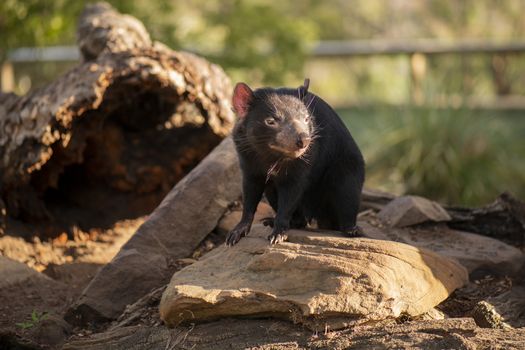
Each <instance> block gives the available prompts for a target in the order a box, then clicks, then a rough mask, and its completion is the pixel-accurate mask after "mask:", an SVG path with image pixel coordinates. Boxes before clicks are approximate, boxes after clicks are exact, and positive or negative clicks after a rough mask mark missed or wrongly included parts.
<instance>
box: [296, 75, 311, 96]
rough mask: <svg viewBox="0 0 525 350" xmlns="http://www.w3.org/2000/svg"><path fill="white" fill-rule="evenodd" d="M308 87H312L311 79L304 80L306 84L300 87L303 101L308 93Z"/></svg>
mask: <svg viewBox="0 0 525 350" xmlns="http://www.w3.org/2000/svg"><path fill="white" fill-rule="evenodd" d="M308 87H310V79H308V78H306V79H304V83H303V85H302V86H299V88H298V90H299V98H300V99H301V100H302V99H303V98H304V97H305V96H306V94H307V93H308Z"/></svg>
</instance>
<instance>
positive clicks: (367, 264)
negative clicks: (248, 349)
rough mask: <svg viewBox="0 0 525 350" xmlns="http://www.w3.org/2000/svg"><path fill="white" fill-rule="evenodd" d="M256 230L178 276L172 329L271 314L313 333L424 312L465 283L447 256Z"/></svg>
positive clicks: (167, 299)
mask: <svg viewBox="0 0 525 350" xmlns="http://www.w3.org/2000/svg"><path fill="white" fill-rule="evenodd" d="M269 233H270V229H269V228H265V227H263V226H262V225H254V227H253V229H252V231H251V232H250V234H249V235H248V236H247V237H245V238H244V239H242V240H241V241H240V242H239V243H238V244H237V245H236V246H234V247H226V246H221V247H218V248H217V249H215V250H214V251H212V252H210V253H209V254H208V255H207V256H205V257H204V258H203V259H201V260H200V261H198V262H196V263H194V264H193V265H190V266H188V267H186V268H184V269H182V270H180V271H179V272H177V273H175V274H174V275H173V278H172V280H171V282H170V284H169V285H168V287H167V289H166V291H165V292H164V294H163V296H162V300H161V303H160V315H161V318H162V320H163V321H164V322H165V323H167V324H168V325H169V326H175V325H178V324H179V323H181V322H185V321H189V322H194V321H204V320H213V319H217V318H222V317H229V316H274V317H280V318H285V319H290V320H293V321H294V322H300V323H303V324H305V325H307V326H308V327H310V328H312V329H324V327H325V326H329V328H330V329H332V330H333V329H338V328H341V327H346V326H349V325H352V324H356V323H360V322H364V321H367V320H382V319H386V318H396V317H398V316H400V315H401V314H407V315H409V316H416V315H420V314H423V313H425V312H427V311H428V310H429V309H431V308H433V307H434V306H436V305H437V304H439V303H440V302H441V301H443V300H444V299H445V298H447V296H448V295H449V294H450V293H451V292H452V291H453V290H454V289H456V288H458V287H460V286H462V285H463V284H464V283H465V282H466V281H467V280H468V277H467V272H466V270H465V269H464V268H463V267H462V266H461V265H459V264H458V263H456V262H455V261H451V260H449V259H447V258H444V257H441V256H439V255H437V254H435V253H432V252H430V251H428V250H426V249H421V248H415V247H412V246H409V245H406V244H402V243H397V242H391V241H380V240H371V239H366V238H355V239H349V238H346V237H342V236H340V235H338V234H337V233H322V232H313V231H300V230H290V231H289V232H288V241H287V242H283V243H281V244H277V245H273V246H271V245H269V243H268V241H267V239H266V236H267V235H268V234H269Z"/></svg>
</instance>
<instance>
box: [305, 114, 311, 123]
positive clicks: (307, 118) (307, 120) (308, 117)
mask: <svg viewBox="0 0 525 350" xmlns="http://www.w3.org/2000/svg"><path fill="white" fill-rule="evenodd" d="M304 121H305V122H306V123H308V122H309V121H310V116H309V115H307V116H306V117H304Z"/></svg>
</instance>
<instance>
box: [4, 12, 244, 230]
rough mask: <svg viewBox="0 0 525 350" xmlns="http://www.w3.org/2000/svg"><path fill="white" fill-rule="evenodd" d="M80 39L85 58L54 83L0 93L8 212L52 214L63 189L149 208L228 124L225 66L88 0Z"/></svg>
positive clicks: (86, 204) (81, 199)
mask: <svg viewBox="0 0 525 350" xmlns="http://www.w3.org/2000/svg"><path fill="white" fill-rule="evenodd" d="M78 44H79V47H80V50H81V53H82V57H83V60H82V61H83V62H81V63H79V64H78V65H77V66H76V67H74V68H73V69H71V70H70V71H68V72H67V73H65V74H64V75H62V76H60V77H58V78H57V79H56V80H55V81H53V82H52V83H50V84H48V85H47V86H45V87H43V88H41V89H38V90H35V91H33V92H31V93H29V94H28V95H26V96H22V97H19V96H16V95H14V94H0V199H3V200H4V202H5V204H6V208H7V210H6V213H7V215H8V216H10V217H15V218H18V219H22V220H26V221H32V220H33V221H34V220H35V219H37V220H42V219H54V218H56V217H57V215H58V216H61V215H62V211H60V210H59V209H58V208H54V207H53V204H52V202H56V201H55V200H54V199H56V198H63V197H67V199H68V200H70V201H72V202H75V203H77V204H79V203H80V204H79V207H80V208H84V209H86V208H87V209H88V210H90V208H91V209H92V207H97V205H98V203H103V202H104V203H105V201H104V200H102V199H103V198H106V199H108V200H111V199H114V198H120V199H121V200H123V201H124V203H129V201H130V200H131V201H132V203H134V204H136V205H135V209H136V210H135V211H136V213H135V212H134V213H121V216H124V217H125V216H130V215H135V214H141V215H144V214H147V213H149V212H150V211H151V210H152V209H153V208H154V207H155V206H156V205H157V204H158V203H159V202H160V200H161V199H162V198H163V196H164V195H165V194H166V193H167V192H168V191H169V190H170V189H171V187H172V186H173V185H174V184H175V183H176V182H177V181H178V180H179V179H181V178H182V177H183V176H184V175H185V174H186V173H187V172H189V170H191V168H192V167H193V166H195V165H196V164H197V163H198V162H199V161H200V160H201V159H202V158H203V157H204V156H205V155H206V154H207V153H208V152H209V151H210V150H211V149H213V147H214V146H215V145H217V144H218V143H219V142H220V140H221V139H222V138H223V137H225V136H226V135H227V134H228V133H229V132H230V130H231V128H232V126H233V121H234V116H233V113H232V112H231V108H230V102H229V101H230V93H231V86H230V81H229V79H228V77H227V76H226V75H225V73H224V72H223V70H222V69H221V68H220V67H218V66H216V65H213V64H211V63H209V62H208V61H206V60H205V59H203V58H200V57H197V56H195V55H193V54H190V53H185V52H177V51H172V50H170V49H169V48H167V47H165V46H164V45H162V44H160V43H152V41H151V39H150V37H149V34H148V33H147V31H146V30H145V28H144V26H143V25H142V23H140V22H139V21H138V20H137V19H135V18H133V17H131V16H127V15H122V14H119V13H118V12H116V11H115V10H114V9H113V8H111V6H110V5H108V4H105V3H101V4H95V5H90V6H88V7H87V8H86V9H85V11H84V13H83V14H82V15H81V17H80V21H79V30H78ZM101 183H103V184H104V186H105V187H104V188H103V189H102V188H101V186H102V185H101ZM95 187H96V188H95ZM93 193H97V195H98V197H97V196H95V195H94V194H93ZM104 193H105V196H104ZM121 194H125V195H126V196H127V197H122V196H120V195H121ZM85 195H87V197H90V196H91V197H96V198H88V199H86V198H85ZM139 197H140V201H138V202H133V200H134V199H137V198H139ZM139 202H140V203H144V202H147V204H145V205H142V204H140V203H139ZM141 205H142V206H143V208H138V209H137V208H136V207H137V206H141ZM129 207H133V205H129ZM0 221H1V220H0Z"/></svg>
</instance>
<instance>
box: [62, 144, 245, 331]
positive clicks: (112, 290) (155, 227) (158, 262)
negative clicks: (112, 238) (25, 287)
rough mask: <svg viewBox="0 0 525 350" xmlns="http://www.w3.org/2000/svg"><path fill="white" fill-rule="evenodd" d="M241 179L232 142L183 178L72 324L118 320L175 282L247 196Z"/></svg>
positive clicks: (85, 296)
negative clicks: (180, 266) (180, 268)
mask: <svg viewBox="0 0 525 350" xmlns="http://www.w3.org/2000/svg"><path fill="white" fill-rule="evenodd" d="M240 180H241V175H240V170H239V165H238V159H237V154H236V153H235V149H234V146H233V141H232V140H231V138H226V139H225V140H223V141H222V143H221V144H220V145H219V146H217V147H216V148H215V150H214V151H213V152H212V153H210V154H209V155H208V156H207V157H206V158H205V159H204V160H203V161H202V162H201V163H200V164H199V165H198V166H197V167H196V168H194V169H193V170H192V171H191V172H190V173H189V174H188V175H187V176H186V177H185V178H184V179H182V180H181V181H180V182H179V183H178V184H177V185H176V186H175V187H174V188H173V189H172V190H171V191H170V193H169V194H168V195H167V196H166V198H165V199H164V200H163V201H162V203H161V204H160V205H159V206H158V207H157V209H155V210H154V211H153V213H152V214H151V215H150V217H149V218H148V220H147V221H146V222H145V223H144V224H143V225H142V226H141V227H140V228H139V229H138V230H137V232H136V233H135V234H134V235H133V236H132V237H131V239H130V240H129V241H128V242H127V243H126V244H124V246H123V247H122V249H121V250H120V252H119V253H118V254H117V255H116V256H115V258H114V259H113V260H112V261H111V262H109V263H108V264H107V265H105V266H104V267H103V268H102V269H101V270H100V271H99V273H98V274H97V275H96V276H95V278H94V279H93V280H92V281H91V283H90V284H89V285H88V286H87V287H86V289H85V290H84V292H83V293H82V296H81V297H80V298H79V300H77V301H76V303H75V304H74V305H73V306H72V307H71V308H70V309H69V311H68V313H67V314H66V320H67V321H68V322H70V323H72V324H86V323H88V322H92V321H104V320H111V319H115V318H117V317H118V316H119V315H120V314H121V313H122V311H123V310H124V308H125V307H126V305H128V304H132V303H133V302H135V301H136V300H138V299H139V298H141V297H142V296H143V295H145V294H147V293H148V292H150V291H151V290H153V289H155V288H158V287H160V286H162V285H164V284H166V283H167V282H168V281H169V278H170V277H171V275H172V274H173V271H174V266H173V265H174V264H173V262H174V261H176V260H177V259H181V258H186V257H188V256H190V255H191V253H192V252H193V251H194V250H195V248H197V246H198V245H199V243H200V242H201V241H202V240H203V239H204V238H205V237H206V236H207V235H208V234H209V233H210V232H211V231H213V229H214V228H215V227H216V226H217V223H218V222H219V220H220V218H221V217H222V216H223V214H224V213H225V212H226V211H227V209H228V206H229V204H230V203H231V202H233V201H235V200H237V199H238V198H239V197H240V196H241V185H240V182H241V181H240Z"/></svg>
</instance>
